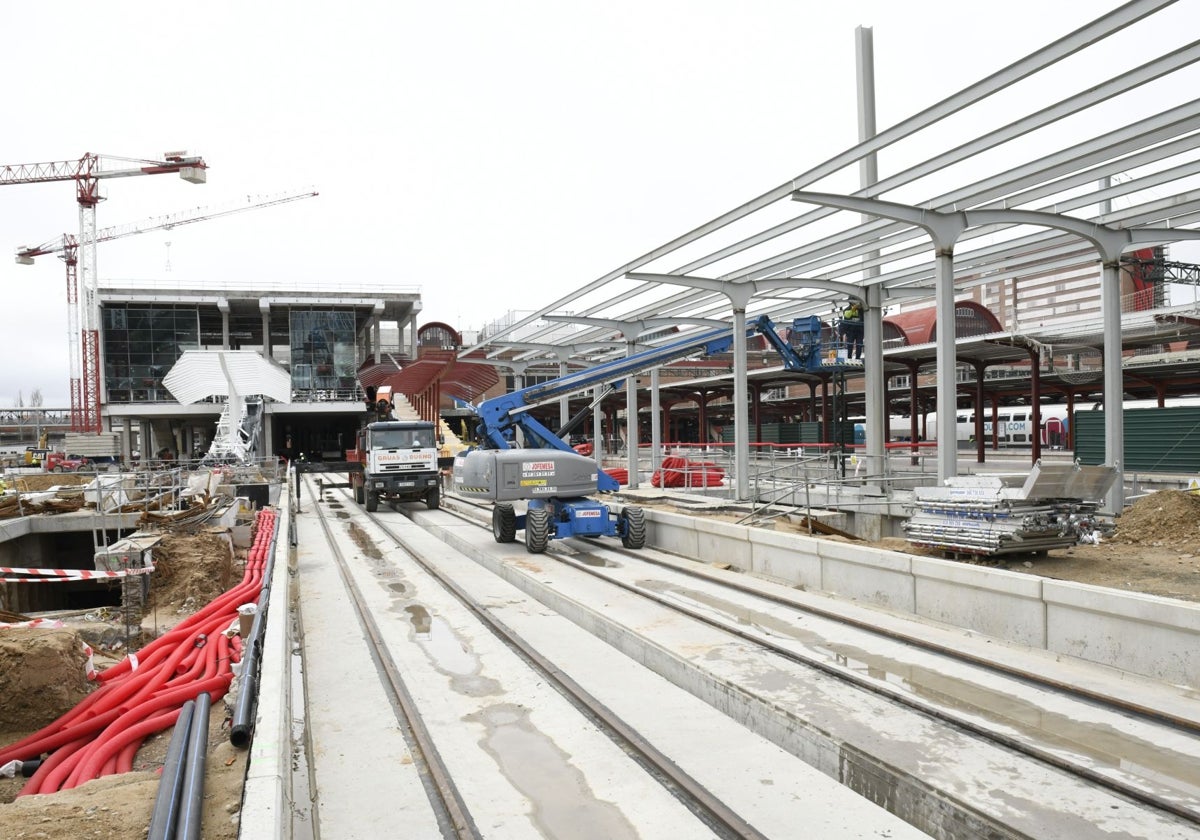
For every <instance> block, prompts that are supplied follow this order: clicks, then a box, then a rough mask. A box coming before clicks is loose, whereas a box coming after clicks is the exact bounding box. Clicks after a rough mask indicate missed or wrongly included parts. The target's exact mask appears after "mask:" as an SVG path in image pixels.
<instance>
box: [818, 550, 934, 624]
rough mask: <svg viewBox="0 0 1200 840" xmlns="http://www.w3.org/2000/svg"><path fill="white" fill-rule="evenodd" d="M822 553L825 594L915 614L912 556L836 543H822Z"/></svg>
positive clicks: (822, 578)
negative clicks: (830, 593) (829, 593)
mask: <svg viewBox="0 0 1200 840" xmlns="http://www.w3.org/2000/svg"><path fill="white" fill-rule="evenodd" d="M819 551H820V556H821V582H822V587H821V588H822V590H823V591H825V592H832V593H834V594H837V595H841V596H843V597H846V598H854V599H857V600H860V601H866V602H867V603H871V604H878V605H879V606H882V607H887V608H889V609H893V610H900V611H902V612H913V611H914V610H915V608H916V596H915V594H914V592H913V577H912V568H911V561H912V557H911V556H910V555H908V554H897V553H896V552H892V551H883V550H882V549H878V548H871V547H870V546H866V545H861V544H859V543H850V542H835V541H833V540H822V541H821V542H820V546H819Z"/></svg>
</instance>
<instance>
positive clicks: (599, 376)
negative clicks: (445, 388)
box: [478, 315, 820, 493]
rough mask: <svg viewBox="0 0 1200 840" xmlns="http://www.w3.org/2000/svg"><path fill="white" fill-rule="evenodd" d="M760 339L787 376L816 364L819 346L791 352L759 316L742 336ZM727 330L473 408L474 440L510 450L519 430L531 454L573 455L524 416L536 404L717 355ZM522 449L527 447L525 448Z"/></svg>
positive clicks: (613, 484) (604, 478)
mask: <svg viewBox="0 0 1200 840" xmlns="http://www.w3.org/2000/svg"><path fill="white" fill-rule="evenodd" d="M810 320H811V321H815V322H816V324H817V329H816V332H815V341H816V342H819V338H820V328H819V324H820V321H819V319H817V318H812V319H809V318H801V319H797V321H796V322H795V323H794V324H793V335H803V334H807V333H804V332H803V331H801V330H799V329H797V327H799V326H800V325H801V322H803V323H804V324H805V325H806V326H807V325H808V323H809V322H810ZM755 333H761V334H762V335H763V336H764V337H765V338H766V340H767V341H768V342H769V343H770V344H771V346H772V347H773V348H774V349H775V351H776V352H778V353H779V355H780V357H781V358H782V360H783V364H784V367H786V368H787V369H788V370H807V369H811V368H812V367H813V365H814V364H819V360H818V358H819V343H818V344H814V343H811V342H805V343H802V344H801V346H800V348H799V349H798V348H796V347H793V346H792V345H791V344H789V343H788V342H786V341H784V339H783V338H781V337H780V336H779V334H778V333H777V332H776V331H775V324H774V323H773V322H772V321H771V319H770V318H769V317H767V316H766V315H761V316H759V317H757V318H755V319H754V320H752V321H750V322H749V323H748V324H747V326H746V334H747V336H751V335H753V334H755ZM733 337H734V335H733V329H732V328H725V327H720V328H717V329H713V330H706V331H704V332H700V333H697V334H695V335H692V336H688V337H686V338H682V339H680V340H679V341H675V342H672V343H670V344H664V345H662V346H660V347H653V348H651V349H649V350H643V351H642V352H640V353H634V354H633V355H630V356H625V357H623V358H620V359H613V360H612V361H608V362H602V363H600V364H598V365H596V366H594V367H591V368H586V369H584V370H580V371H572V372H571V373H568V374H566V375H564V376H560V377H558V378H557V379H551V380H549V381H548V382H541V383H538V384H536V385H530V386H529V387H527V388H521V389H519V390H516V391H513V392H511V393H508V394H504V395H502V396H499V397H494V398H492V399H490V400H485V401H484V402H483V403H482V404H480V406H479V407H478V413H479V439H480V440H481V441H483V446H484V448H486V449H501V450H503V449H512V448H514V433H515V430H516V429H517V428H520V429H521V431H522V432H523V433H524V435H525V438H526V440H527V441H528V442H529V443H531V444H532V445H533V447H534V448H544V449H557V450H561V451H563V452H573V451H574V450H572V449H571V447H570V446H568V445H567V443H566V442H565V441H564V440H563V439H562V438H561V437H560V436H559V435H557V434H555V433H554V432H552V431H550V429H548V428H547V427H546V426H544V425H543V424H542V423H541V422H540V421H538V420H537V418H535V417H533V416H532V414H530V412H529V410H530V409H531V408H533V407H534V406H536V405H538V404H540V403H541V402H545V401H550V400H554V399H557V398H559V397H562V396H565V395H567V394H573V393H576V392H579V391H583V390H586V389H588V388H591V387H593V386H594V385H599V384H602V383H605V382H609V383H611V382H615V381H618V380H621V379H624V378H625V377H626V376H631V375H633V374H635V373H638V372H639V371H643V370H647V369H649V368H653V367H658V366H660V365H663V364H667V363H669V362H672V361H675V360H677V359H682V358H686V357H687V356H691V355H694V354H696V353H701V352H702V353H704V354H706V355H712V354H714V353H723V352H725V351H727V350H728V349H729V348H730V347H731V346H732V345H733ZM527 448H528V447H527ZM596 484H597V487H596V490H598V491H599V492H602V493H612V492H616V490H617V489H619V487H620V485H619V484H618V483H617V481H616V480H615V479H613V478H612V477H611V476H609V475H608V474H607V473H605V472H604V471H602V470H600V471H598V473H597V480H596Z"/></svg>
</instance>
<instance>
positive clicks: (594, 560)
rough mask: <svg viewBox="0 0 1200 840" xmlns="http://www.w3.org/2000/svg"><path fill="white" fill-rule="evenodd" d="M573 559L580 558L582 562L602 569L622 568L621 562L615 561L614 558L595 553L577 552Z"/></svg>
mask: <svg viewBox="0 0 1200 840" xmlns="http://www.w3.org/2000/svg"><path fill="white" fill-rule="evenodd" d="M571 559H572V560H578V561H579V562H580V563H583V564H584V565H585V566H595V567H597V568H601V569H619V568H621V564H620V563H614V562H613V561H612V560H606V559H605V558H603V557H597V556H596V555H594V554H577V555H575V556H574V557H572V558H571Z"/></svg>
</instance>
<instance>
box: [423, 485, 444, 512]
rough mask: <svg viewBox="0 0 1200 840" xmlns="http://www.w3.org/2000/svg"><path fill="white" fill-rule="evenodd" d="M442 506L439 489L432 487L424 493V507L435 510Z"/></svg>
mask: <svg viewBox="0 0 1200 840" xmlns="http://www.w3.org/2000/svg"><path fill="white" fill-rule="evenodd" d="M441 506H442V495H441V490H439V489H438V488H437V487H434V488H433V489H432V490H430V491H429V492H428V493H427V494H426V495H425V507H427V508H429V509H430V510H437V509H438V508H440V507H441Z"/></svg>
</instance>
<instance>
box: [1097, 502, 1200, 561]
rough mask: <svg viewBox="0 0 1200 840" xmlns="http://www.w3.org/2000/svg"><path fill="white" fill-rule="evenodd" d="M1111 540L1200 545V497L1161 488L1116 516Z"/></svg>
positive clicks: (1134, 543)
mask: <svg viewBox="0 0 1200 840" xmlns="http://www.w3.org/2000/svg"><path fill="white" fill-rule="evenodd" d="M1116 525H1117V527H1116V531H1115V533H1114V534H1113V536H1112V541H1113V542H1115V543H1118V544H1122V545H1150V546H1174V547H1176V548H1183V547H1187V546H1194V547H1200V496H1193V495H1192V494H1191V493H1186V492H1184V491H1182V490H1160V491H1159V492H1157V493H1151V494H1150V495H1148V496H1143V497H1142V498H1140V499H1138V500H1137V501H1136V502H1134V503H1133V505H1131V506H1130V507H1128V508H1126V509H1125V511H1124V512H1123V513H1122V514H1121V515H1120V516H1119V517H1117V522H1116Z"/></svg>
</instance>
